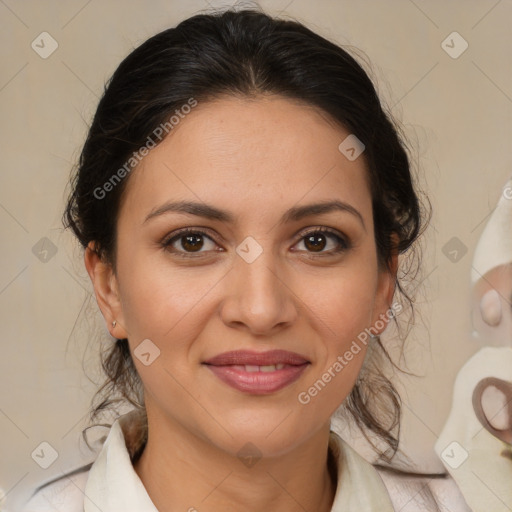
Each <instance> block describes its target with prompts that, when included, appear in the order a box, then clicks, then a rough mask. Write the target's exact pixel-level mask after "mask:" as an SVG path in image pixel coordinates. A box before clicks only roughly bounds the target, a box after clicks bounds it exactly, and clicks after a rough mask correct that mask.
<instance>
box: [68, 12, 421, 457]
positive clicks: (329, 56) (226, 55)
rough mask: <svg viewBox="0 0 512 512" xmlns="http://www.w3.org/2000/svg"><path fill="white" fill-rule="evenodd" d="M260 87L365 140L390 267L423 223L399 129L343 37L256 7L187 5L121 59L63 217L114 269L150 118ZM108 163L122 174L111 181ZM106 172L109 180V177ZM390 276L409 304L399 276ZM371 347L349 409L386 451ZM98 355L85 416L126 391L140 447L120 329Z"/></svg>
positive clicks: (388, 435) (381, 395) (386, 415)
mask: <svg viewBox="0 0 512 512" xmlns="http://www.w3.org/2000/svg"><path fill="white" fill-rule="evenodd" d="M261 94H275V95H281V96H283V97H286V98H291V99H294V100H299V101H301V102H303V103H304V104H307V105H310V106H314V107H316V108H317V109H319V110H320V111H322V112H324V113H325V114H327V116H329V118H330V119H332V120H333V121H334V122H336V123H338V124H339V125H341V126H343V127H344V128H345V129H347V130H349V131H350V133H352V134H354V135H355V136H356V137H357V138H358V139H359V140H360V141H362V142H363V143H364V145H365V151H364V155H363V157H364V159H365V163H366V166H367V169H368V179H369V184H370V188H371V195H372V206H373V220H374V226H375V235H374V236H375V240H376V246H377V253H378V261H379V265H381V266H382V267H383V268H385V267H388V269H390V263H391V258H392V255H393V254H394V253H395V252H398V253H400V254H403V253H405V252H406V251H408V250H409V249H410V248H411V247H412V246H413V243H414V242H415V241H416V239H417V238H418V236H419V235H420V234H421V232H422V225H423V222H422V221H423V210H422V208H421V207H420V206H421V204H420V201H419V195H418V191H417V187H416V186H415V185H414V184H413V178H412V173H411V170H410V165H409V159H408V155H407V150H406V146H405V143H404V138H403V137H402V136H401V135H400V133H399V130H398V128H397V126H396V124H395V122H394V121H392V118H391V116H390V115H389V114H387V113H386V112H385V111H384V109H383V107H382V105H381V103H380V101H379V98H378V96H377V93H376V90H375V88H374V85H373V84H372V81H371V80H370V78H369V77H368V75H367V73H366V72H365V71H364V69H363V67H362V66H361V65H360V64H359V63H358V62H357V61H356V60H355V58H354V57H352V56H351V55H350V54H349V53H348V52H347V51H346V50H345V49H343V48H341V47H340V46H339V45H336V44H334V43H332V42H330V41H328V40H326V39H325V38H323V37H321V36H320V35H318V34H316V33H314V32H312V31H311V30H309V29H308V28H306V27H305V26H303V25H302V24H300V23H298V22H295V21H290V20H281V19H277V18H273V17H271V16H268V15H267V14H265V13H263V12H259V11H256V10H241V11H235V10H228V11H222V12H217V13H213V14H199V15H196V16H193V17H191V18H188V19H186V20H184V21H183V22H181V23H180V24H179V25H178V26H176V27H175V28H170V29H168V30H165V31H163V32H161V33H159V34H157V35H155V36H153V37H151V38H150V39H148V40H147V41H145V42H144V43H143V44H142V45H141V46H139V47H138V48H136V49H135V50H134V51H133V52H132V53H130V54H129V55H128V56H127V57H126V58H125V59H124V60H123V62H121V64H120V65H119V67H118V68H117V69H116V71H115V72H114V74H113V76H112V78H111V79H110V80H109V82H108V84H107V85H106V87H105V91H104V94H103V96H102V98H101V100H100V102H99V105H98V108H97V110H96V113H95V116H94V119H93V122H92V125H91V126H90V130H89V133H88V136H87V140H86V142H85V144H84V147H83V150H82V152H81V155H80V160H79V165H78V170H77V172H76V174H75V175H74V178H73V181H72V191H71V195H70V197H69V200H68V204H67V208H66V212H65V224H66V226H67V227H70V228H71V229H72V230H73V232H74V233H75V235H76V236H77V238H78V240H79V241H80V243H81V244H82V246H83V247H87V245H88V244H89V243H90V242H94V244H95V250H96V251H97V253H98V254H99V255H100V257H101V258H103V259H104V260H105V261H107V262H109V263H110V264H111V265H112V266H113V268H114V270H115V262H116V258H115V248H116V222H117V216H118V212H119V205H120V201H121V198H122V194H123V190H124V189H125V186H126V183H127V181H128V180H129V170H127V167H126V162H127V161H130V159H132V158H133V157H134V155H135V154H136V153H137V151H138V150H139V149H140V148H141V147H143V146H144V145H146V144H147V143H148V140H149V139H150V138H151V140H152V141H153V142H154V143H155V144H156V143H158V142H159V141H155V140H154V138H155V137H154V135H155V129H156V128H157V127H159V126H161V125H162V124H164V123H168V122H169V118H170V116H172V115H173V114H174V113H175V112H176V111H177V110H179V109H180V108H181V107H182V106H183V105H186V104H188V103H189V102H190V99H191V98H193V99H194V100H195V101H198V102H206V101H208V100H211V99H213V98H216V97H219V96H222V95H236V96H240V97H256V96H258V95H261ZM120 169H125V172H121V173H119V170H120ZM114 175H117V176H118V177H120V176H121V178H122V179H119V180H116V181H115V182H112V178H113V177H114ZM108 182H110V184H111V185H112V186H108V187H105V184H106V183H108ZM107 189H108V190H107ZM393 237H395V238H393ZM409 261H410V260H409ZM402 272H404V269H403V268H402ZM396 287H397V291H398V292H399V294H400V296H401V298H402V299H405V301H406V302H407V303H408V305H409V306H412V300H411V298H410V297H409V295H408V294H407V292H406V291H405V289H404V288H403V286H402V277H400V278H398V279H397V281H396ZM411 309H412V308H411ZM375 348H376V350H373V352H374V356H372V357H374V358H375V359H371V358H370V360H368V361H367V362H366V363H365V368H364V371H362V372H361V375H360V376H359V378H358V380H357V382H356V384H355V386H354V388H353V390H352V391H351V393H350V395H349V397H347V399H346V400H345V402H344V409H345V411H347V412H348V413H349V414H350V415H351V416H352V417H353V419H354V420H355V422H356V424H357V426H358V427H360V428H361V430H362V431H363V433H364V434H365V436H366V435H367V433H366V432H370V433H373V434H374V435H376V436H377V437H378V438H380V439H381V440H383V441H384V442H385V444H386V445H387V446H388V450H387V451H385V450H382V451H380V455H381V456H382V457H384V458H386V459H390V457H392V456H393V455H394V454H395V453H396V451H397V448H398V438H399V431H400V411H401V408H400V405H401V403H400V397H399V395H398V393H397V391H396V389H395V388H394V387H393V384H392V383H391V381H390V380H389V379H388V378H387V377H386V376H385V374H384V373H383V371H382V369H381V366H382V364H381V363H382V361H383V360H386V359H387V361H388V362H390V363H391V364H393V362H392V361H391V359H390V358H389V356H388V353H387V351H386V349H385V348H384V346H383V345H382V343H381V341H380V339H379V338H378V337H377V338H376V339H375ZM379 361H380V362H379ZM102 365H103V369H104V371H105V374H106V376H107V379H106V381H105V383H104V384H103V386H102V387H101V388H100V389H99V390H98V392H97V394H96V396H95V399H94V401H93V404H94V405H93V410H92V413H91V420H95V419H96V418H97V417H98V416H99V415H100V413H102V412H103V411H104V410H106V409H109V408H112V407H113V406H115V405H116V404H119V403H121V402H123V403H129V404H132V405H133V406H134V407H135V408H137V409H138V410H139V411H140V412H141V415H140V418H141V421H140V429H139V440H138V441H137V446H135V448H134V454H135V455H134V456H135V458H136V457H137V456H138V454H140V453H141V450H142V449H143V447H144V441H145V439H146V435H147V422H146V417H145V409H144V396H143V388H142V384H141V381H140V378H139V376H138V373H137V371H136V369H135V366H134V363H133V359H132V355H131V354H130V350H129V346H128V341H127V340H126V339H121V340H117V342H116V343H115V344H113V345H112V346H111V347H110V349H109V350H108V351H107V352H106V353H105V354H103V359H102ZM367 439H369V437H367ZM369 440H370V442H371V443H372V444H373V445H374V447H375V448H376V450H377V445H376V444H375V443H374V441H372V440H371V439H369ZM377 451H379V450H377Z"/></svg>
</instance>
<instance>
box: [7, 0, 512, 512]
mask: <svg viewBox="0 0 512 512" xmlns="http://www.w3.org/2000/svg"><path fill="white" fill-rule="evenodd" d="M219 5H226V3H222V2H213V1H210V2H206V1H203V0H197V1H195V0H194V1H184V0H181V1H171V0H165V1H164V0H161V1H153V2H143V1H139V0H129V1H126V0H125V1H113V0H109V1H99V0H92V1H89V2H87V1H86V0H76V1H66V2H58V1H42V0H27V1H14V0H0V42H1V45H2V46H1V47H2V57H1V74H0V109H1V114H2V115H1V119H2V126H1V134H0V138H1V141H2V142H1V147H2V151H1V156H2V159H1V164H2V171H1V182H0V183H1V186H0V234H1V240H2V250H1V252H0V319H1V324H0V329H1V339H2V344H1V347H2V355H1V357H0V379H1V386H0V431H1V434H2V435H1V437H0V454H1V455H0V487H3V488H4V489H5V490H6V491H7V492H9V499H10V500H11V503H13V505H12V506H15V505H14V504H15V502H16V499H17V498H18V499H19V497H20V496H22V495H23V494H24V492H25V491H26V489H28V488H30V487H31V486H32V485H34V484H35V483H36V482H41V481H45V480H48V479H50V478H51V477H52V476H54V475H58V474H59V472H60V471H63V470H65V469H70V468H73V467H76V466H78V465H79V463H80V459H81V457H82V458H83V459H84V460H89V459H90V458H91V456H90V454H88V453H87V451H86V450H85V449H84V448H83V446H82V445H80V448H79V445H78V441H79V434H80V431H81V429H82V428H83V426H84V419H85V415H86V413H87V407H88V402H89V399H90V398H91V396H92V393H93V390H94V388H95V386H94V384H93V383H91V382H90V381H89V380H88V379H87V377H86V376H85V375H84V373H83V369H82V359H83V358H84V357H85V359H86V366H87V367H88V368H89V370H88V371H89V374H91V375H92V372H93V370H94V367H95V365H96V361H97V359H98V358H97V351H98V336H97V334H96V331H95V330H94V325H93V324H94V322H95V320H94V317H95V316H96V313H95V307H94V304H93V303H88V301H87V300H86V299H87V297H89V294H90V286H89V283H88V280H87V279H86V274H85V271H84V270H83V265H82V261H81V253H80V251H79V250H78V249H77V247H76V244H75V242H74V241H73V240H72V239H71V236H70V235H69V233H63V232H62V228H61V223H60V216H61V213H62V208H63V198H64V195H65V187H66V183H67V180H68V177H69V173H70V169H71V167H72V165H73V164H74V163H75V162H76V158H77V156H78V152H79V149H80V144H81V143H83V140H84V136H85V133H86V126H87V123H88V122H89V121H90V119H91V115H92V113H93V112H94V109H95V106H96V104H97V101H98V96H99V95H100V94H101V91H102V88H103V84H104V82H105V81H106V80H107V79H108V78H109V76H110V75H111V74H112V72H113V71H114V69H115V68H116V66H117V65H118V64H119V62H120V60H121V59H122V58H123V57H124V56H125V55H126V54H127V53H128V52H129V51H130V50H131V49H132V48H133V47H134V46H136V45H138V44H140V43H141V42H142V41H143V40H145V39H146V38H148V37H149V36H151V35H153V34H155V33H156V32H158V31H160V30H162V29H164V28H167V27H170V26H173V25H175V24H176V23H177V22H179V21H181V20H182V19H183V18H185V17H187V16H189V15H191V14H193V13H196V12H197V11H199V10H203V9H209V8H210V6H219ZM261 5H262V6H263V8H265V9H266V10H267V11H268V12H270V13H272V14H277V13H278V12H281V14H282V15H289V16H292V17H294V18H297V19H299V20H300V21H303V22H305V23H306V24H307V25H309V26H310V27H311V28H312V29H313V30H316V31H318V32H320V33H321V34H323V35H325V36H327V37H329V38H332V39H334V40H336V41H337V42H339V43H343V44H350V45H353V46H355V47H358V48H360V49H361V50H362V51H364V52H365V53H366V54H367V55H368V57H369V59H370V61H371V62H372V63H373V72H374V76H375V79H376V82H377V85H378V89H379V91H380V93H381V95H382V98H383V100H384V101H385V102H386V103H387V104H388V105H389V106H390V107H392V112H393V113H394V114H395V115H396V116H398V117H399V119H401V120H402V121H403V123H404V124H405V126H406V132H407V134H408V136H409V137H410V138H411V140H412V142H413V145H414V147H415V149H414V152H415V157H416V160H417V165H418V167H419V168H420V173H421V175H422V176H423V177H422V178H421V182H422V184H423V185H424V187H425V188H426V189H427V192H428V193H429V194H430V197H431V201H432V204H433V207H434V218H433V224H432V228H431V229H430V230H429V233H428V237H427V239H426V252H425V256H424V275H425V276H426V279H425V281H424V282H423V284H422V285H421V287H420V293H419V295H418V301H417V307H418V310H419V312H420V316H421V318H422V321H421V322H420V323H419V324H418V326H417V327H416V328H415V329H414V330H413V332H412V334H411V336H410V337H409V340H408V347H409V349H408V354H407V358H408V361H409V368H410V369H411V370H412V371H414V372H416V373H419V374H421V375H423V377H422V378H408V379H406V380H405V382H406V387H407V393H404V395H403V400H404V404H405V405H404V413H405V419H404V432H403V435H404V437H403V448H404V450H405V451H406V453H408V454H409V456H410V457H411V458H412V459H413V461H415V462H416V463H417V464H418V466H419V467H420V468H422V469H424V470H427V471H438V470H441V469H442V465H441V464H440V462H439V461H438V460H437V459H436V456H435V454H434V452H433V445H434V442H435V441H436V439H437V436H438V434H439V432H440V430H441V428H442V425H443V422H444V420H445V418H446V416H447V414H448V411H449V408H450V400H451V392H452V385H453V381H454V378H455V375H456V373H457V371H458V369H459V368H460V367H461V366H462V364H463V363H464V362H465V361H466V360H467V359H468V357H470V356H471V355H472V354H473V353H475V352H476V350H478V348H480V345H479V344H478V342H477V341H475V340H474V339H473V338H472V337H471V327H470V325H469V309H468V293H469V275H470V269H471V258H472V253H473V250H474V247H475V244H476V242H477V240H478V237H479V236H480V233H481V232H482V229H483V227H484V225H485V220H486V219H487V216H488V215H489V213H490V212H491V210H492V209H493V208H494V206H495V204H496V201H497V199H498V197H499V195H500V191H501V188H502V186H503V185H504V183H505V181H506V180H507V178H508V177H509V176H510V174H511V172H512V165H511V163H512V162H511V160H512V154H511V151H510V147H511V145H510V137H511V133H512V130H511V122H512V119H511V114H512V84H511V71H512V69H511V66H512V61H511V60H510V55H511V54H512V38H511V36H510V23H511V21H512V4H511V3H510V2H506V1H497V0H479V1H476V0H471V1H469V0H458V1H450V2H446V1H445V0H435V1H428V2H427V1H426V0H414V2H413V1H412V0H389V1H386V2H380V1H377V0H374V1H361V0H360V1H357V0H348V1H347V0H343V1H335V0H332V1H329V0H317V1H314V2H313V1H306V0H291V1H290V0H268V1H262V2H261ZM43 31H46V32H48V33H50V34H51V36H52V37H53V38H55V40H56V41H57V42H58V45H59V46H58V49H57V50H56V51H55V52H54V53H53V54H52V55H51V56H50V57H48V58H47V59H42V58H41V57H40V56H39V55H38V54H37V53H36V52H35V51H34V50H33V49H32V48H31V42H32V41H33V40H34V39H36V37H37V36H38V35H39V34H40V33H41V32H43ZM453 31H457V32H459V33H460V34H461V35H462V36H463V38H464V39H465V40H466V41H467V42H468V43H469V47H468V49H467V50H466V51H465V52H464V53H463V54H462V55H461V56H460V57H459V58H457V59H453V58H451V57H450V56H449V55H448V54H447V53H446V52H445V51H444V50H443V48H442V47H441V43H442V41H443V40H444V39H445V38H446V37H447V36H448V35H449V34H450V33H452V32H453ZM454 236H455V237H458V238H459V239H460V240H461V242H462V243H463V244H465V246H467V248H468V252H467V254H466V255H464V256H463V257H462V258H461V259H460V261H458V262H455V263H454V262H452V261H450V260H449V259H448V258H447V257H446V256H445V255H444V253H443V252H442V248H443V247H444V245H445V244H446V243H447V242H448V240H450V239H451V238H452V237H454ZM43 237H47V238H48V239H49V240H51V242H52V243H53V244H54V245H55V248H56V249H57V253H56V254H55V255H54V256H53V257H51V258H50V259H48V261H46V262H44V261H41V260H40V259H39V258H38V257H37V256H36V254H34V252H33V251H32V248H33V247H34V246H35V245H36V244H37V243H38V242H39V241H40V240H41V239H42V238H43ZM48 247H49V246H47V248H48ZM50 249H51V247H50ZM46 254H47V257H49V256H48V255H51V251H50V252H49V253H46ZM40 256H41V255H40ZM97 323H99V329H100V331H101V330H103V329H104V327H103V324H102V323H101V322H97ZM87 347H88V348H87ZM86 348H87V350H86ZM84 353H85V356H84ZM42 441H46V442H49V443H50V444H51V445H52V446H53V447H54V448H55V450H57V452H58V453H59V458H58V459H57V461H56V462H55V463H54V464H53V465H52V466H51V467H50V468H49V469H46V470H43V469H41V468H40V467H39V466H38V465H37V464H36V463H35V462H34V460H33V459H32V458H31V453H32V452H33V450H34V449H35V448H36V447H37V446H38V445H39V444H40V443H41V442H42Z"/></svg>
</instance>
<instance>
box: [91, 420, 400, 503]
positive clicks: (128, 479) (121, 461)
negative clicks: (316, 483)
mask: <svg viewBox="0 0 512 512" xmlns="http://www.w3.org/2000/svg"><path fill="white" fill-rule="evenodd" d="M130 414H133V413H128V414H125V415H124V416H122V417H121V418H119V419H117V420H116V421H115V422H114V424H113V425H112V428H111V430H110V432H109V435H108V437H107V439H106V440H105V443H104V445H103V447H102V449H101V452H100V453H99V455H98V457H97V458H96V460H95V462H94V464H93V465H92V467H91V469H90V472H89V477H88V479H87V484H86V487H85V493H84V494H85V496H86V498H85V503H84V505H85V508H84V511H85V512H98V510H108V511H109V512H158V510H157V508H156V507H155V505H154V504H153V502H152V501H151V498H150V497H149V495H148V493H147V491H146V489H145V487H144V485H143V484H142V481H141V480H140V478H139V476H138V475H137V473H136V472H135V470H134V468H133V465H132V462H131V459H130V454H129V452H128V449H127V447H126V440H125V434H124V432H125V431H126V425H127V423H128V422H129V418H130V416H129V415H130ZM329 446H330V447H331V449H332V450H333V453H334V455H335V459H336V461H337V467H338V482H337V488H336V495H335V497H334V503H333V506H332V508H331V512H373V511H378V512H393V506H392V504H391V500H390V497H389V494H388V491H387V489H386V487H385V485H384V483H383V481H382V479H381V477H380V475H379V474H378V472H377V470H376V469H375V468H374V467H373V466H372V465H371V464H370V463H369V462H367V461H366V460H364V459H363V458H362V457H361V456H360V455H359V454H357V453H356V452H355V451H354V450H353V449H352V448H351V447H350V446H349V445H348V444H347V443H346V442H345V441H343V440H342V439H341V438H340V437H339V436H338V435H337V434H335V433H334V432H331V436H330V440H329ZM340 468H341V470H340Z"/></svg>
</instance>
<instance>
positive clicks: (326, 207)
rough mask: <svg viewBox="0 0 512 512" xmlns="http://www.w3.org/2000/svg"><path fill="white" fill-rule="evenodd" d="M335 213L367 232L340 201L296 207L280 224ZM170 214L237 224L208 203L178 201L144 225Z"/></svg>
mask: <svg viewBox="0 0 512 512" xmlns="http://www.w3.org/2000/svg"><path fill="white" fill-rule="evenodd" d="M334 211H341V212H347V213H350V214H352V215H353V216H355V217H356V218H357V219H359V221H360V222H361V224H362V225H363V228H364V230H365V231H366V225H365V223H364V219H363V216H362V215H361V213H360V212H359V211H358V210H357V209H356V208H354V207H353V206H352V205H350V204H348V203H345V202H343V201H338V200H334V201H324V202H320V203H314V204H307V205H304V206H294V207H293V208H290V209H289V210H287V211H286V212H285V213H284V214H283V215H282V217H281V219H280V220H279V224H284V223H287V222H297V221H299V220H301V219H303V218H305V217H310V216H312V215H321V214H325V213H331V212H334ZM169 212H176V213H186V214H189V215H196V216H198V217H204V218H206V219H211V220H218V221H221V222H226V223H231V224H233V223H234V222H235V216H234V215H233V214H232V213H230V212H228V211H226V210H221V209H219V208H217V207H215V206H212V205H209V204H206V203H197V202H194V201H177V202H169V203H165V204H163V205H162V206H159V207H158V208H155V209H153V210H152V211H151V212H150V213H149V215H148V216H147V217H146V218H145V220H144V223H146V222H147V221H149V220H150V219H153V218H155V217H159V216H160V215H164V214H166V213H169Z"/></svg>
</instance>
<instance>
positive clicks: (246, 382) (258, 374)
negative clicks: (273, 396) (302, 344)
mask: <svg viewBox="0 0 512 512" xmlns="http://www.w3.org/2000/svg"><path fill="white" fill-rule="evenodd" d="M203 364H205V365H206V366H207V367H208V368H209V369H210V370H211V371H212V372H213V373H214V374H215V375H216V376H217V377H219V379H220V380H222V381H223V382H224V383H226V384H228V385H229V386H231V387H233V388H235V389H237V390H239V391H243V392H245V393H249V394H257V395H261V394H269V393H273V392H275V391H278V390H280V389H282V388H284V387H286V386H288V385H290V384H291V383H292V382H294V381H296V380H297V379H298V378H299V377H300V376H301V374H302V372H303V371H304V370H305V369H306V368H307V366H308V365H309V361H308V360H307V359H305V358H304V357H302V356H301V355H299V354H296V353H294V352H287V351H285V350H270V351H268V352H251V351H247V350H236V351H232V352H225V353H223V354H219V355H218V356H215V357H213V358H211V359H209V360H208V361H205V362H204V363H203ZM278 364H279V365H284V366H283V368H281V369H279V370H277V369H276V370H274V371H270V372H264V371H247V370H246V369H245V366H246V365H247V366H271V365H278Z"/></svg>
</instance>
